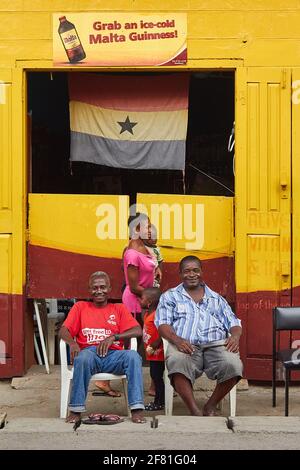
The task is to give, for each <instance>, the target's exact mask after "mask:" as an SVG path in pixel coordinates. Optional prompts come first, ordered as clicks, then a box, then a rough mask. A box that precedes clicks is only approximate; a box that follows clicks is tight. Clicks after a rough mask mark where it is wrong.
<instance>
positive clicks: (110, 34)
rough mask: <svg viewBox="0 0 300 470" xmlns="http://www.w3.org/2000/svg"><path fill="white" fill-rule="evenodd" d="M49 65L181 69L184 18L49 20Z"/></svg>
mask: <svg viewBox="0 0 300 470" xmlns="http://www.w3.org/2000/svg"><path fill="white" fill-rule="evenodd" d="M53 62H54V65H56V66H60V67H68V66H69V67H70V66H72V67H73V66H76V67H80V66H81V67H82V66H85V67H87V66H88V67H94V66H139V65H145V66H161V65H170V66H176V65H185V64H186V62H187V15H186V13H172V12H171V13H154V14H145V13H137V12H132V13H131V12H130V13H128V12H126V13H115V12H106V13H103V12H95V13H69V12H68V13H66V14H64V13H56V14H53Z"/></svg>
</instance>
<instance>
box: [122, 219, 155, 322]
mask: <svg viewBox="0 0 300 470" xmlns="http://www.w3.org/2000/svg"><path fill="white" fill-rule="evenodd" d="M150 227H151V224H150V220H149V218H148V217H147V216H146V215H145V214H139V213H137V214H136V215H135V216H131V217H129V231H130V236H131V240H130V242H129V245H128V248H127V249H126V250H125V252H124V257H123V263H124V274H125V282H126V287H125V290H124V292H123V297H122V301H123V304H124V305H125V306H126V307H127V308H128V310H129V311H130V312H131V313H133V314H134V315H135V316H137V318H138V319H139V317H140V315H139V314H140V313H141V310H142V309H141V304H140V300H139V299H140V298H141V296H142V293H143V290H144V289H146V288H147V287H153V282H154V277H155V269H156V263H155V260H154V259H153V257H152V256H151V254H150V253H149V251H148V250H147V248H146V247H145V245H144V242H143V240H146V239H148V238H149V237H150V236H151V230H150Z"/></svg>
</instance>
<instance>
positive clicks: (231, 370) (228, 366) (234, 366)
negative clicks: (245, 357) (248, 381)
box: [223, 355, 243, 380]
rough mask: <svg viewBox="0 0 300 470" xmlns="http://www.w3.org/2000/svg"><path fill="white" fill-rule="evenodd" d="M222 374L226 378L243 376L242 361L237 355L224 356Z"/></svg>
mask: <svg viewBox="0 0 300 470" xmlns="http://www.w3.org/2000/svg"><path fill="white" fill-rule="evenodd" d="M223 374H224V378H225V379H226V380H229V379H231V378H233V377H242V376H243V363H242V361H241V360H240V358H239V356H238V355H235V356H229V357H227V358H226V360H225V361H224V365H223Z"/></svg>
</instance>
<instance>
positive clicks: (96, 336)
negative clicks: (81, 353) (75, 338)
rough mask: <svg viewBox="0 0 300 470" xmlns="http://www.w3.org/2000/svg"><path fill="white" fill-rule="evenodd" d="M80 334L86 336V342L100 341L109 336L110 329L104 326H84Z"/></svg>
mask: <svg viewBox="0 0 300 470" xmlns="http://www.w3.org/2000/svg"><path fill="white" fill-rule="evenodd" d="M82 334H83V336H86V342H87V344H91V343H97V342H99V343H100V341H103V340H104V339H105V338H107V337H108V336H111V330H106V329H105V328H84V329H83V330H82Z"/></svg>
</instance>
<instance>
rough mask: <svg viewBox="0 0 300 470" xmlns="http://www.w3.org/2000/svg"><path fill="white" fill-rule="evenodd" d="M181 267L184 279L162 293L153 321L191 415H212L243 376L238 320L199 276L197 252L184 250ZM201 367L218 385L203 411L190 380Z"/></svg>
mask: <svg viewBox="0 0 300 470" xmlns="http://www.w3.org/2000/svg"><path fill="white" fill-rule="evenodd" d="M179 270H180V276H181V279H182V284H180V285H179V286H177V287H175V288H174V289H169V290H168V291H167V292H165V293H164V294H163V295H162V296H161V298H160V302H159V305H158V308H157V310H156V317H155V325H156V326H157V328H158V331H159V333H160V335H161V336H162V337H163V338H165V339H166V340H168V341H169V345H168V350H167V354H166V365H167V369H168V372H169V376H170V379H171V381H172V384H173V386H174V388H175V390H176V391H177V392H178V393H179V395H180V396H181V398H182V399H183V401H184V403H185V404H186V406H187V407H188V409H189V411H190V413H191V414H192V415H194V416H201V415H203V416H214V415H215V411H216V406H217V404H218V403H219V402H220V401H221V400H222V399H223V398H224V397H225V395H226V394H227V393H228V392H229V391H230V390H231V389H232V388H233V387H234V385H236V383H237V382H238V381H239V380H240V378H241V377H242V373H243V365H242V362H241V360H240V357H239V339H240V336H241V334H242V328H241V322H240V320H239V319H238V318H237V317H236V316H235V314H234V313H233V312H232V310H231V308H230V306H229V304H228V303H227V302H226V300H225V299H224V298H223V297H222V296H220V295H219V294H217V293H216V292H214V291H212V290H211V289H209V288H208V287H207V286H206V285H205V284H204V282H203V281H202V269H201V261H200V259H199V258H197V257H196V256H186V257H185V258H183V259H182V260H181V261H180V265H179ZM203 372H205V374H206V375H207V377H208V378H210V379H213V380H217V385H216V388H215V390H214V392H213V394H212V396H211V397H210V398H209V400H208V401H207V403H206V404H205V405H204V407H203V410H202V413H201V411H200V409H199V408H198V406H197V403H196V401H195V398H194V394H193V383H194V381H195V380H196V379H197V378H198V377H200V375H201V374H202V373H203Z"/></svg>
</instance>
